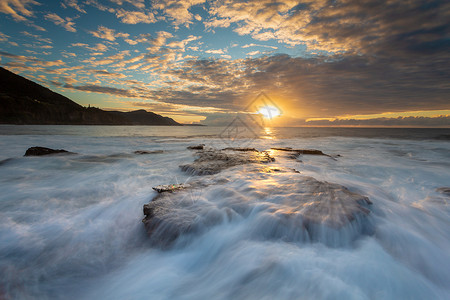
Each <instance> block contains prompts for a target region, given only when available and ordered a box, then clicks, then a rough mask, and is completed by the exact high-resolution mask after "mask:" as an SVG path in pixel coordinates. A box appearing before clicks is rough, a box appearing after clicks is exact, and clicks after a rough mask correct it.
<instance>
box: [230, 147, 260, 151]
mask: <svg viewBox="0 0 450 300" xmlns="http://www.w3.org/2000/svg"><path fill="white" fill-rule="evenodd" d="M222 150H225V151H226V150H229V151H242V152H259V151H258V150H256V149H255V148H242V147H228V148H225V149H222Z"/></svg>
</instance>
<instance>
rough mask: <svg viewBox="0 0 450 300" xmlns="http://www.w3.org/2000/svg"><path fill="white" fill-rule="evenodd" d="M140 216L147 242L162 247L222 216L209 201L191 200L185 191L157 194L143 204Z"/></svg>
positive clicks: (202, 228)
mask: <svg viewBox="0 0 450 300" xmlns="http://www.w3.org/2000/svg"><path fill="white" fill-rule="evenodd" d="M144 215H145V218H144V219H143V220H142V222H143V223H144V226H145V229H146V231H147V234H148V236H149V237H150V241H151V242H152V244H153V245H155V246H159V247H162V248H166V247H169V246H171V245H172V243H173V242H175V241H176V239H177V238H178V237H180V236H181V235H189V234H193V233H197V234H199V233H201V232H203V231H204V230H206V229H207V228H210V227H212V226H214V225H217V224H219V223H220V222H222V221H223V219H224V217H225V216H224V215H223V213H221V212H220V211H219V210H218V209H217V208H216V207H214V205H213V204H212V203H209V202H207V201H198V200H197V201H193V199H192V198H191V197H190V195H189V192H187V191H179V192H177V193H173V194H168V195H166V194H159V195H158V196H157V197H155V198H154V199H153V200H152V201H151V202H150V203H148V204H145V205H144Z"/></svg>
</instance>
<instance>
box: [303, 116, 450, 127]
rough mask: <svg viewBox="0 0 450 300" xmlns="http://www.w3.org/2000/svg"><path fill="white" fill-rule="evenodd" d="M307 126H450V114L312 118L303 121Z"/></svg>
mask: <svg viewBox="0 0 450 300" xmlns="http://www.w3.org/2000/svg"><path fill="white" fill-rule="evenodd" d="M304 124H305V125H309V126H394V127H395V126H399V127H447V128H448V127H450V116H438V117H416V116H410V117H398V118H374V119H366V120H357V119H336V120H333V121H330V120H314V121H307V122H305V123H304Z"/></svg>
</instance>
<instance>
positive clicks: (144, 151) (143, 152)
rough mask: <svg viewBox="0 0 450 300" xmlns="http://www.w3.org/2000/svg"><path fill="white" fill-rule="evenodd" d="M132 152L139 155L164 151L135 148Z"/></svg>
mask: <svg viewBox="0 0 450 300" xmlns="http://www.w3.org/2000/svg"><path fill="white" fill-rule="evenodd" d="M133 153H134V154H139V155H145V154H160V153H164V151H163V150H153V151H147V150H136V151H134V152H133Z"/></svg>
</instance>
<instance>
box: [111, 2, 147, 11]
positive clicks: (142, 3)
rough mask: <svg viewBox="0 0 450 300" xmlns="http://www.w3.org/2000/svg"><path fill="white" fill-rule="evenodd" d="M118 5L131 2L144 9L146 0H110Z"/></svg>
mask: <svg viewBox="0 0 450 300" xmlns="http://www.w3.org/2000/svg"><path fill="white" fill-rule="evenodd" d="M109 1H111V2H113V3H115V4H117V5H123V4H124V3H130V4H133V5H134V6H136V7H137V8H140V9H144V8H145V1H144V0H109Z"/></svg>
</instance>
